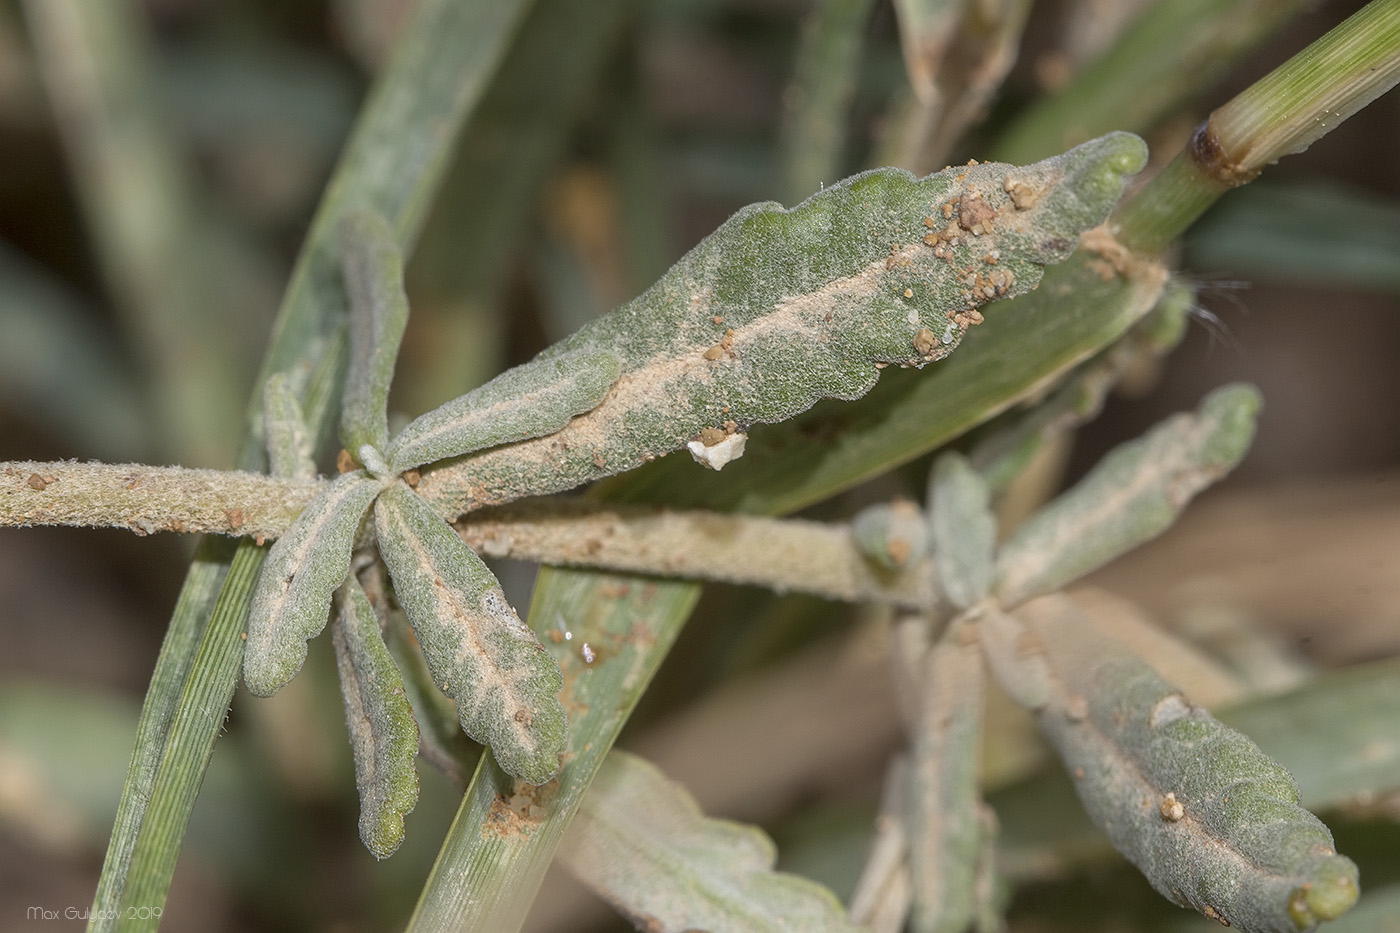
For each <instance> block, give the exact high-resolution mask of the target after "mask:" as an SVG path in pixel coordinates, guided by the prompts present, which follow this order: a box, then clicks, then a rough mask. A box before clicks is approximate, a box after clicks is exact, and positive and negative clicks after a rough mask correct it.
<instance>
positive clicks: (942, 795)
mask: <svg viewBox="0 0 1400 933" xmlns="http://www.w3.org/2000/svg"><path fill="white" fill-rule="evenodd" d="M964 633H965V630H964V629H962V628H961V627H960V626H955V627H953V628H951V629H950V630H949V632H948V634H947V635H946V636H945V637H944V638H942V639H940V640H939V641H938V642H936V643H935V644H933V645H932V646H930V648H929V650H928V652H927V653H926V654H925V656H924V658H923V663H922V664H921V665H920V666H919V671H918V672H919V674H920V675H921V676H920V682H919V683H918V685H917V687H918V696H917V698H916V700H915V709H914V721H913V727H912V729H911V733H912V735H911V743H910V744H911V746H912V748H911V750H910V767H909V772H908V780H909V788H908V793H907V795H906V796H907V801H906V806H905V814H904V816H905V824H904V832H905V836H906V838H907V839H908V840H909V842H908V845H909V852H908V860H909V877H910V881H911V883H912V885H913V892H914V901H913V917H912V923H911V928H912V929H913V930H916V931H931V933H951V931H960V930H965V929H967V928H968V926H969V925H970V924H971V922H972V919H973V916H974V913H975V911H976V908H977V891H976V888H977V869H978V860H979V856H980V855H981V854H982V849H983V846H984V843H985V842H986V838H985V837H986V835H987V834H986V832H985V830H984V817H983V816H982V812H983V809H984V807H983V804H982V800H981V795H980V794H979V792H978V786H977V779H978V765H979V762H980V760H981V738H982V702H983V700H982V691H983V678H984V672H983V667H982V658H981V657H980V655H979V654H978V649H977V644H976V642H975V641H969V642H968V643H967V644H963V643H962V641H963V638H962V637H961V636H962V635H963V634H964Z"/></svg>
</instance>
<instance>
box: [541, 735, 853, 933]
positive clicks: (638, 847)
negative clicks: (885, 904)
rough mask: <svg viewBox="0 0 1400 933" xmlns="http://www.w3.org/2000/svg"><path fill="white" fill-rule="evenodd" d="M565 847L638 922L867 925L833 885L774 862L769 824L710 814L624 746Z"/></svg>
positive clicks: (594, 883) (689, 926) (677, 929)
mask: <svg viewBox="0 0 1400 933" xmlns="http://www.w3.org/2000/svg"><path fill="white" fill-rule="evenodd" d="M560 854H561V857H562V858H563V859H564V863H565V864H566V865H567V866H568V868H569V869H570V871H572V872H573V873H574V874H575V875H576V876H577V877H578V878H579V879H580V880H582V881H583V882H584V883H585V884H587V885H588V886H589V887H591V888H593V890H594V891H596V892H597V893H598V894H599V895H600V896H602V897H603V898H604V899H606V900H607V901H608V902H609V903H610V904H612V905H613V906H614V907H616V908H617V909H618V911H620V912H621V913H622V914H623V915H624V916H626V917H627V918H628V919H630V920H631V921H632V922H633V923H635V924H636V925H637V927H638V928H639V929H646V930H653V931H656V933H683V931H687V930H771V931H780V930H791V931H794V933H798V931H801V933H821V931H841V933H855V931H856V930H858V929H860V928H859V927H857V926H856V925H855V924H853V923H851V922H850V921H849V920H847V919H846V914H845V911H844V910H843V909H842V907H841V904H840V902H839V901H837V899H836V897H835V895H833V894H832V893H831V892H830V891H828V890H826V889H825V888H823V887H822V886H821V885H819V884H817V883H816V882H813V881H809V880H808V879H806V878H802V877H799V876H797V875H789V874H784V873H782V872H775V871H774V870H773V862H774V857H775V855H776V853H775V850H774V848H773V843H772V841H771V840H769V838H768V837H767V836H765V835H764V834H763V832H762V830H760V829H758V828H757V827H753V826H746V825H743V824H740V823H733V822H730V821H728V820H716V819H709V818H707V817H706V816H705V815H704V814H703V813H701V812H700V807H699V806H698V805H697V804H696V802H695V799H694V798H693V797H691V796H690V793H689V792H688V791H686V789H685V788H684V787H682V786H681V785H679V784H677V783H675V782H674V781H671V780H670V779H669V778H667V777H666V776H665V775H664V774H662V773H661V772H660V771H659V770H658V769H657V768H656V766H655V765H652V764H651V763H650V762H648V761H646V760H644V759H642V758H638V757H637V756H635V755H629V754H627V753H625V752H618V751H613V752H611V753H609V755H608V757H607V760H606V761H605V762H604V763H603V766H602V768H601V769H600V771H599V774H598V778H597V780H595V781H594V782H593V786H592V788H591V789H590V790H589V793H588V796H586V797H585V798H584V800H583V805H582V806H581V807H580V808H579V814H578V816H577V817H576V818H575V820H574V824H573V827H572V828H571V830H570V834H569V836H568V839H567V841H566V842H565V845H564V847H563V849H562V850H561V853H560Z"/></svg>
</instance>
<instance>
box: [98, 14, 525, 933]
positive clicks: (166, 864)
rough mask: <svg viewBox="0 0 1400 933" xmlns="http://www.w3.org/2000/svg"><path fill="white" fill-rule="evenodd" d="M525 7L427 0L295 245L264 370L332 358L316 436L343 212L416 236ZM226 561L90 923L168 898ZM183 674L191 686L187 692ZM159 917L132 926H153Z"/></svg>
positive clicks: (217, 570) (154, 682)
mask: <svg viewBox="0 0 1400 933" xmlns="http://www.w3.org/2000/svg"><path fill="white" fill-rule="evenodd" d="M528 6H529V4H528V3H527V2H525V0H499V2H483V3H472V4H461V3H456V2H453V0H419V2H418V3H417V4H415V6H414V10H413V14H412V16H411V17H410V18H409V20H408V21H407V23H406V24H405V26H404V28H403V30H402V31H401V33H400V36H399V38H398V39H397V40H396V51H395V53H394V55H393V57H392V59H391V60H390V62H389V64H388V65H387V66H386V67H385V69H384V70H383V71H382V72H381V73H380V76H379V79H378V81H377V82H376V87H375V90H374V93H373V94H372V96H371V98H370V101H369V102H368V103H367V105H366V106H365V108H364V111H363V112H362V113H361V115H360V117H359V118H358V120H357V122H356V127H355V130H354V132H353V134H352V138H351V141H350V142H349V144H348V145H347V147H346V151H345V153H344V155H343V156H342V158H341V161H340V164H339V165H338V166H337V168H336V171H335V174H334V176H333V177H332V179H331V182H330V185H329V187H328V189H327V194H326V197H325V198H324V199H323V200H322V203H321V205H320V207H319V208H318V210H317V212H316V217H315V219H314V220H313V221H312V225H311V230H310V231H309V232H308V233H307V235H306V240H305V243H304V244H303V247H302V250H301V253H300V254H299V256H298V259H297V265H296V268H295V270H294V271H293V273H292V278H291V281H290V283H289V284H288V287H287V293H286V295H285V296H284V298H283V301H282V307H281V311H280V313H279V316H278V319H277V323H276V325H275V327H274V331H273V335H272V338H271V341H270V345H269V347H268V350H267V356H266V358H265V359H264V361H263V366H262V370H261V374H260V376H259V380H258V382H259V384H261V383H262V382H265V381H266V377H267V376H268V375H271V374H272V373H275V372H292V371H296V370H298V369H299V368H301V367H303V366H306V365H308V364H310V365H311V366H313V367H314V366H316V361H317V360H318V359H321V360H324V361H325V362H326V364H327V365H326V366H324V367H320V371H318V372H317V373H316V374H315V375H313V377H312V378H313V391H312V392H311V393H309V397H308V399H307V402H306V406H305V410H306V412H307V414H308V416H309V418H310V425H309V426H310V429H311V432H312V435H313V436H314V437H316V438H317V439H318V440H319V439H320V438H321V437H323V436H325V434H326V433H327V431H328V430H329V428H330V419H329V418H328V417H327V415H326V412H327V411H328V410H329V409H330V408H331V406H330V405H327V404H324V403H323V401H321V400H324V399H325V394H324V393H318V392H316V391H315V385H316V383H317V382H319V383H320V384H321V385H323V386H324V385H326V384H333V385H335V386H336V387H337V388H336V389H335V390H334V391H333V392H332V394H336V393H338V387H339V385H340V382H341V380H340V379H339V378H338V376H332V374H331V373H326V372H325V370H331V371H334V370H336V369H338V368H339V357H340V349H339V346H338V343H339V341H338V335H339V332H340V329H341V327H342V324H343V319H344V288H343V283H342V281H341V278H340V276H339V275H338V274H337V270H336V262H335V256H336V250H335V246H334V242H333V240H334V237H333V234H334V230H335V220H336V218H337V217H338V216H339V215H340V214H341V212H342V211H343V210H345V208H346V206H347V205H348V204H358V205H361V206H363V205H364V204H366V203H368V204H370V205H371V206H373V207H374V208H375V209H376V210H380V211H382V212H383V213H384V215H385V216H386V217H388V218H390V219H391V221H392V223H393V225H394V228H395V230H397V231H398V233H399V236H400V237H401V238H402V240H401V242H402V243H404V244H405V245H408V244H411V243H412V242H413V241H414V240H415V239H416V236H417V231H418V229H419V227H420V225H421V223H422V219H423V215H424V213H425V211H426V208H427V205H428V203H429V202H431V200H432V198H433V194H434V192H435V191H436V189H437V186H438V182H439V180H440V179H441V176H442V170H443V168H444V167H445V166H446V164H447V162H448V159H449V156H450V154H451V152H452V151H453V148H454V147H453V141H454V138H455V136H456V132H457V130H458V128H459V127H460V126H461V124H462V121H463V119H464V117H465V116H466V114H467V113H468V112H469V111H470V110H471V109H472V107H473V106H474V105H475V104H476V102H477V100H478V98H479V96H480V92H481V90H482V87H483V85H484V83H485V81H486V79H487V77H489V76H490V74H491V73H492V71H493V70H494V68H495V66H496V64H497V63H498V62H499V61H500V57H501V54H502V52H503V50H504V48H505V46H506V44H507V42H508V40H509V37H510V36H511V34H512V32H513V30H514V28H515V26H516V25H518V23H519V21H520V18H521V16H522V14H523V12H524V11H525V10H526V9H527V8H528ZM249 407H250V411H249V415H250V417H251V420H252V422H253V424H254V425H256V424H257V423H258V422H259V421H260V420H261V417H262V394H261V392H257V393H255V394H254V396H253V398H252V400H251V403H250V406H249ZM264 441H265V438H264V436H263V432H262V431H261V430H260V429H257V428H256V427H255V429H254V430H251V431H250V432H249V433H248V435H247V436H246V437H245V438H244V443H243V449H242V452H241V454H240V456H239V466H240V467H241V468H243V469H247V470H254V469H258V468H259V466H260V465H261V464H262V463H263V460H264V450H265V443H264ZM237 551H238V554H239V555H244V554H245V553H248V552H251V553H253V554H255V555H257V557H256V562H257V563H260V562H261V559H262V551H261V549H258V548H256V547H254V545H252V544H251V542H247V543H243V544H240V545H239V547H238V549H237ZM248 560H249V561H250V562H251V561H252V558H248ZM228 564H229V558H228V557H227V556H226V552H225V551H224V549H223V548H222V546H221V545H218V544H217V543H215V544H211V545H208V546H206V547H205V548H204V549H203V550H202V552H201V557H200V559H199V563H198V564H197V565H196V566H195V567H194V568H193V569H192V570H191V572H190V574H189V576H188V577H187V578H186V583H185V587H184V589H183V590H182V593H181V599H180V604H179V606H178V607H177V610H176V612H175V614H174V615H173V616H172V618H171V624H170V630H169V632H168V634H167V637H166V639H165V641H164V642H163V643H162V646H161V656H160V659H159V660H158V661H157V665H156V671H155V674H154V675H153V676H152V679H151V686H150V688H149V689H148V691H147V700H146V703H145V705H144V706H143V708H142V712H141V723H140V725H139V728H138V735H137V744H136V748H135V750H134V752H133V754H132V759H131V764H130V767H129V769H128V776H127V783H126V785H125V786H124V787H123V789H122V800H121V804H120V806H119V808H118V812H117V819H116V821H115V823H114V826H113V830H112V838H111V841H110V843H109V845H108V847H107V854H106V857H105V859H104V861H103V866H102V876H101V878H100V879H99V881H98V888H97V893H96V894H95V896H94V898H93V904H92V911H91V914H90V916H91V917H92V918H93V919H92V921H91V922H90V924H89V927H90V929H93V930H110V929H114V928H116V926H117V921H118V920H119V919H121V918H123V917H127V916H129V915H130V912H131V910H133V909H139V910H143V911H144V910H149V909H152V908H156V907H159V906H160V905H161V904H163V903H164V901H165V895H166V891H167V889H168V886H169V883H170V878H171V877H172V875H173V874H174V871H175V861H176V858H177V856H178V853H179V850H180V844H179V839H180V835H181V834H182V833H183V831H184V826H185V823H186V821H187V820H188V818H189V810H190V808H191V807H192V806H193V803H194V797H195V795H194V794H193V793H189V794H186V793H184V791H185V789H186V787H187V786H193V787H194V788H195V789H197V788H198V786H199V782H200V781H201V780H202V778H203V771H202V770H200V769H195V770H193V771H192V772H190V773H186V774H182V775H181V776H180V777H181V778H182V779H183V780H184V781H185V782H186V784H184V785H182V784H180V783H179V782H178V781H174V780H166V779H165V778H164V776H163V769H165V768H166V767H167V765H166V764H165V763H164V762H165V759H164V754H165V750H166V748H167V746H168V745H169V743H170V742H171V741H173V738H170V737H171V736H173V735H174V732H173V730H172V729H171V728H170V722H171V721H172V717H176V719H178V718H179V717H185V716H189V717H195V716H199V715H206V716H210V717H212V718H213V719H215V720H216V722H217V723H218V724H219V725H222V723H223V716H224V712H225V710H226V707H222V708H220V709H218V710H217V711H208V712H206V710H205V709H204V708H202V707H197V706H196V707H193V708H192V707H191V706H190V705H189V704H191V703H201V702H207V698H208V696H210V695H212V694H213V693H214V692H215V689H216V688H217V689H218V690H219V691H222V690H225V689H226V690H227V692H228V693H229V694H230V695H231V694H232V691H233V687H234V684H235V683H236V681H237V673H238V665H237V664H234V665H233V666H232V667H231V668H230V667H225V666H224V665H222V664H215V663H212V662H211V661H209V660H208V659H207V658H206V657H205V656H203V655H196V653H195V646H196V645H197V644H198V643H199V639H200V636H201V633H202V632H203V630H204V626H205V623H206V621H208V620H209V619H210V618H211V612H212V613H213V618H214V619H215V620H220V619H236V620H237V624H240V625H241V624H242V620H244V619H245V618H247V612H248V605H249V602H250V600H251V593H252V591H253V590H254V588H255V585H256V584H255V574H254V573H239V574H237V575H235V576H233V577H232V579H231V581H230V585H229V586H228V587H226V588H225V589H223V590H220V591H218V601H217V603H213V599H212V596H211V594H210V589H211V588H213V589H215V590H217V588H218V584H219V582H220V580H221V579H223V574H224V570H225V568H226V567H227V566H228ZM235 569H240V568H238V567H235ZM254 570H256V566H254ZM211 624H212V623H211ZM222 634H223V631H222V629H219V630H211V632H210V637H211V638H212V637H214V636H217V635H222ZM235 635H236V632H235ZM239 644H240V645H241V644H242V642H241V640H240V641H239ZM239 650H240V651H241V648H240V649H239ZM186 681H188V684H189V690H188V692H185V693H181V692H180V691H181V685H182V684H183V683H185V682H186ZM218 695H222V693H221V692H220V693H219V694H218ZM218 734H219V729H218V728H217V727H216V728H214V729H211V730H207V731H204V732H201V733H200V734H199V735H198V736H196V737H194V738H193V739H192V741H197V742H202V743H203V745H202V747H201V748H200V753H201V754H202V755H203V760H204V761H207V760H208V757H209V755H210V754H211V753H212V747H213V742H214V739H215V737H216V736H217V735H218ZM147 834H155V835H159V836H160V837H162V838H163V839H165V840H167V842H168V845H166V846H165V847H163V848H161V847H149V846H144V845H143V846H142V847H141V848H140V850H139V851H137V849H136V846H137V843H138V841H139V840H140V838H141V837H142V836H144V835H147ZM134 879H141V884H140V885H139V888H140V894H141V896H140V897H139V898H136V899H132V898H131V892H132V891H133V890H135V889H136V888H137V887H138V886H137V885H134V884H132V883H130V882H132V881H133V880H134ZM124 898H125V899H124ZM155 923H156V921H154V920H152V921H146V922H145V923H143V924H137V925H139V926H144V927H146V928H153V927H154V926H155ZM128 925H131V924H128Z"/></svg>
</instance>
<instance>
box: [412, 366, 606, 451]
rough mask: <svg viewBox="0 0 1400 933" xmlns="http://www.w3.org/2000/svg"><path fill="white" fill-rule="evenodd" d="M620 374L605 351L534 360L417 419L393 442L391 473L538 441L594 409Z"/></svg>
mask: <svg viewBox="0 0 1400 933" xmlns="http://www.w3.org/2000/svg"><path fill="white" fill-rule="evenodd" d="M621 371H622V367H621V364H620V363H619V362H618V358H617V356H616V355H615V354H614V353H612V352H611V351H608V350H602V351H598V350H581V351H579V352H577V353H567V354H564V355H563V356H558V357H555V358H553V359H548V360H535V361H532V362H530V363H527V364H525V365H524V366H517V367H515V368H514V369H510V370H507V371H505V372H504V373H501V375H499V376H497V377H496V378H495V379H492V380H491V381H490V382H488V383H486V385H484V386H482V387H481V388H479V389H475V390H473V391H471V392H468V393H467V394H466V395H463V396H461V397H460V398H456V399H453V400H452V401H450V402H448V403H447V404H445V405H441V406H439V407H437V408H435V409H433V410H432V411H430V412H428V413H427V414H424V415H420V416H419V417H417V418H415V419H414V420H413V421H412V422H410V423H409V425H408V426H407V427H405V428H404V429H403V431H402V432H400V433H399V435H398V436H397V437H395V438H394V443H393V444H392V445H391V446H390V447H389V466H390V469H392V470H393V471H394V472H396V473H401V472H403V471H404V470H407V469H410V468H412V467H416V466H421V465H422V464H425V463H431V462H432V461H434V460H442V459H444V458H447V457H456V456H458V455H460V454H466V453H471V452H472V451H474V450H481V449H483V448H486V447H495V446H497V445H500V444H509V443H512V442H514V441H523V440H528V439H529V438H532V437H544V436H546V435H549V434H553V433H554V432H555V431H558V430H559V429H560V428H562V427H563V426H564V425H565V424H567V423H568V421H569V419H570V418H572V417H574V416H575V415H580V414H583V413H584V412H586V411H588V410H590V409H592V408H595V407H596V406H597V405H598V403H599V402H601V401H602V400H603V396H605V395H606V394H607V392H608V389H609V388H610V387H611V386H612V384H613V383H614V382H616V381H617V376H618V373H620V372H621Z"/></svg>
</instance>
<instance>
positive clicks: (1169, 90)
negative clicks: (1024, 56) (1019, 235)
mask: <svg viewBox="0 0 1400 933" xmlns="http://www.w3.org/2000/svg"><path fill="white" fill-rule="evenodd" d="M1300 6H1303V3H1302V2H1301V0H1173V2H1171V3H1154V4H1151V5H1150V7H1149V8H1148V9H1147V11H1146V12H1145V13H1143V14H1142V15H1141V16H1139V17H1138V18H1137V19H1136V20H1135V21H1134V22H1133V24H1132V25H1131V26H1130V27H1129V28H1128V29H1127V30H1126V31H1125V32H1124V33H1123V35H1122V36H1121V37H1120V38H1119V39H1118V41H1117V42H1115V43H1114V45H1113V46H1112V47H1111V48H1110V49H1109V50H1108V51H1107V52H1105V53H1104V54H1103V55H1101V56H1100V57H1099V58H1098V59H1097V60H1095V61H1094V62H1093V63H1092V64H1091V65H1089V66H1088V67H1087V68H1085V69H1084V70H1083V71H1081V72H1080V73H1079V74H1077V75H1076V76H1075V77H1074V79H1073V80H1072V81H1071V83H1070V84H1068V85H1067V86H1066V87H1065V88H1064V89H1063V90H1060V91H1059V92H1057V93H1053V94H1049V95H1047V96H1045V97H1043V98H1041V99H1039V100H1038V101H1036V102H1035V103H1034V104H1032V105H1031V106H1030V107H1028V108H1027V109H1026V110H1025V111H1024V112H1023V113H1022V114H1021V115H1020V116H1019V117H1018V118H1017V119H1016V120H1015V121H1014V122H1013V123H1012V124H1011V125H1010V126H1009V127H1007V128H1006V130H1005V131H1003V132H1002V133H1001V134H1000V136H999V137H998V138H997V140H996V142H995V144H994V145H993V146H992V148H991V153H992V155H993V157H994V158H996V159H1000V160H1004V161H1007V162H1024V161H1029V160H1031V159H1039V158H1042V157H1044V156H1046V155H1048V154H1050V153H1052V152H1060V151H1062V150H1064V149H1066V148H1068V147H1069V146H1072V145H1074V144H1075V143H1079V142H1082V141H1084V140H1086V139H1092V138H1093V137H1095V136H1098V135H1100V134H1102V133H1106V132H1108V131H1109V130H1119V129H1122V130H1129V131H1131V132H1135V133H1145V132H1146V131H1148V130H1150V129H1151V128H1152V127H1153V126H1155V125H1156V124H1157V123H1158V122H1159V121H1160V120H1161V119H1162V118H1163V117H1165V116H1168V115H1169V114H1171V113H1172V112H1173V111H1174V110H1176V109H1178V108H1180V107H1181V106H1182V105H1183V104H1184V103H1185V102H1186V101H1188V100H1190V99H1191V97H1192V95H1194V94H1195V93H1197V92H1198V91H1200V90H1201V89H1203V88H1206V87H1209V86H1210V84H1211V83H1213V82H1214V81H1215V80H1216V79H1218V78H1219V77H1220V74H1221V72H1222V71H1223V70H1224V69H1225V68H1227V67H1228V66H1229V64H1230V63H1231V62H1232V61H1234V60H1235V59H1237V58H1238V57H1239V56H1240V55H1242V54H1243V53H1245V52H1246V51H1248V50H1249V49H1251V48H1253V47H1254V46H1255V45H1257V44H1258V43H1259V42H1260V41H1262V40H1263V39H1264V38H1266V37H1267V36H1268V35H1269V34H1271V33H1272V32H1274V31H1275V30H1276V29H1277V28H1278V27H1279V26H1281V25H1282V24H1283V23H1285V22H1286V21H1287V20H1288V18H1289V17H1291V16H1292V15H1293V14H1294V12H1295V11H1296V10H1297V9H1298V8H1299V7H1300Z"/></svg>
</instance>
